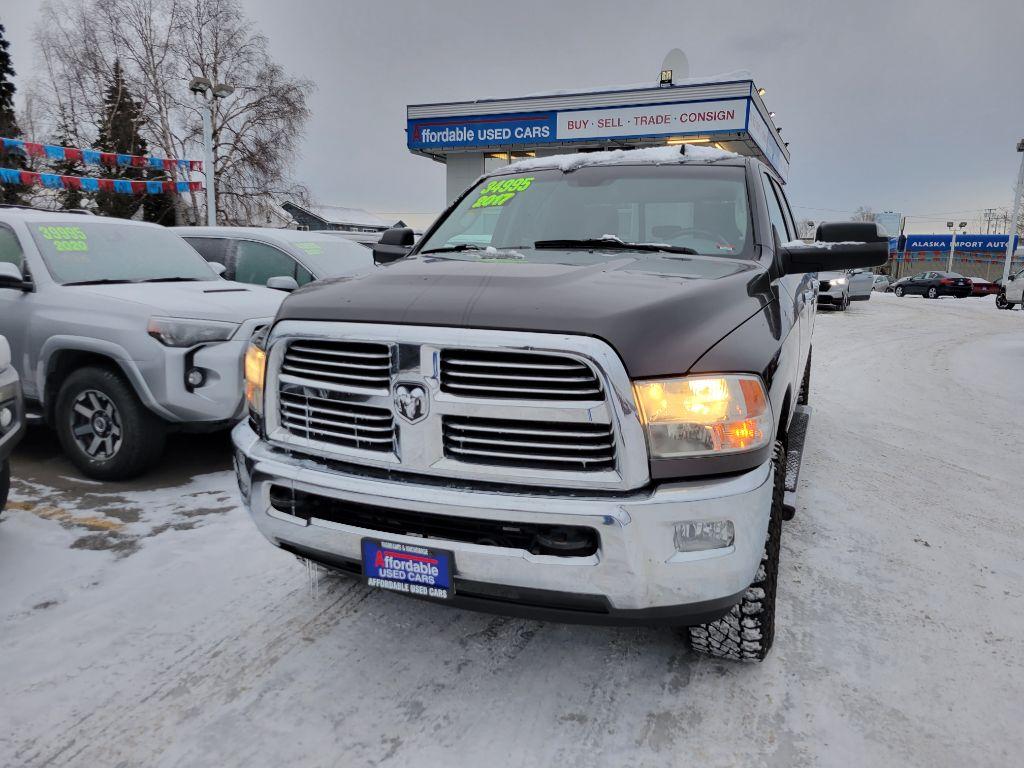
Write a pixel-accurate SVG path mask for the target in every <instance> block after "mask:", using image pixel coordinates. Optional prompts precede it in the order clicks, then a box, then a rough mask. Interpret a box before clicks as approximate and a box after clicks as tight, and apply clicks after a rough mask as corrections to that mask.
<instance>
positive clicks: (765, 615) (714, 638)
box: [689, 442, 786, 662]
mask: <svg viewBox="0 0 1024 768" xmlns="http://www.w3.org/2000/svg"><path fill="white" fill-rule="evenodd" d="M785 455H786V453H785V450H784V447H783V445H782V443H781V442H776V443H775V450H774V451H773V453H772V463H773V464H774V466H775V478H774V490H773V493H772V512H771V519H770V520H769V521H768V535H767V536H766V537H765V542H764V553H763V554H762V555H761V565H760V566H758V569H757V575H756V576H755V577H754V582H753V584H751V585H750V586H749V587H747V591H746V592H744V593H743V599H742V600H740V602H739V604H738V605H734V606H733V607H732V609H731V610H730V611H729V613H727V614H726V615H725V616H723V617H722V618H720V619H718V620H717V621H712V622H709V623H708V624H699V625H697V626H696V627H690V628H689V635H690V647H691V648H693V650H695V651H697V652H698V653H703V654H705V655H707V656H714V657H715V658H719V659H729V660H731V661H749V662H756V661H764V659H765V658H766V657H767V656H768V652H769V651H770V650H771V649H772V643H773V642H774V640H775V595H776V589H777V585H778V580H779V547H780V538H781V535H782V500H783V495H784V493H785V487H786V478H785V472H786V462H785Z"/></svg>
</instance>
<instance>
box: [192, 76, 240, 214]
mask: <svg viewBox="0 0 1024 768" xmlns="http://www.w3.org/2000/svg"><path fill="white" fill-rule="evenodd" d="M188 89H189V90H190V91H192V93H193V94H194V95H195V96H196V98H197V100H200V101H201V104H200V112H201V113H202V118H203V168H204V172H203V175H204V176H205V177H206V224H207V226H210V227H216V226H217V178H216V168H215V165H214V157H213V104H214V102H215V101H216V100H217V99H223V98H224V97H225V96H230V95H231V94H232V93H233V92H234V90H235V88H234V86H232V85H227V84H226V83H214V82H212V81H211V80H209V79H208V78H205V77H193V78H192V80H191V81H190V82H189V84H188Z"/></svg>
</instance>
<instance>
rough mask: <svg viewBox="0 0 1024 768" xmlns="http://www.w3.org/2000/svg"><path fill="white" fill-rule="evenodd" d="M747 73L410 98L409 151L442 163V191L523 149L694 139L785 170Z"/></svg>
mask: <svg viewBox="0 0 1024 768" xmlns="http://www.w3.org/2000/svg"><path fill="white" fill-rule="evenodd" d="M763 96H764V90H763V89H759V88H758V87H757V86H756V85H755V84H754V81H753V80H750V79H736V80H721V81H703V82H701V81H696V82H695V81H693V80H687V81H686V82H685V83H682V84H678V85H677V84H672V83H666V84H665V85H661V86H652V87H646V86H642V85H641V86H628V87H617V88H608V89H603V90H594V91H587V92H564V91H559V92H555V93H550V94H537V95H533V96H522V97H519V98H510V99H486V100H480V101H461V102H451V103H445V104H413V105H410V106H408V107H407V109H406V118H407V119H406V143H407V146H408V148H409V151H410V152H412V153H414V154H417V155H422V156H423V157H428V158H430V159H432V160H435V161H437V162H440V163H444V164H445V168H446V194H447V200H448V201H449V202H450V201H451V200H453V199H455V198H456V197H458V195H459V194H461V193H462V191H463V190H464V189H465V188H466V187H468V186H469V185H470V184H471V183H472V182H473V181H475V180H476V179H477V177H479V176H480V175H481V174H483V173H485V172H488V171H491V170H493V169H495V168H497V167H499V166H501V165H505V164H508V163H510V162H513V161H515V160H519V159H522V158H526V157H543V156H545V155H556V154H563V153H566V152H584V151H593V150H600V149H629V148H635V147H644V146H657V145H664V144H702V145H705V146H715V147H718V148H720V149H726V150H729V151H732V152H737V153H739V154H742V155H753V156H755V157H759V158H760V159H761V160H763V161H764V162H765V163H767V164H768V165H770V166H771V167H772V168H774V169H775V171H776V172H777V173H778V174H779V176H780V177H782V179H783V180H785V179H786V177H787V176H788V173H789V150H788V148H787V147H786V143H785V142H784V141H783V140H782V138H781V137H780V136H779V130H778V128H777V127H776V126H775V123H774V122H773V120H772V113H771V112H769V111H768V108H767V107H766V106H765V104H764V101H763V99H762V97H763Z"/></svg>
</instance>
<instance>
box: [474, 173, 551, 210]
mask: <svg viewBox="0 0 1024 768" xmlns="http://www.w3.org/2000/svg"><path fill="white" fill-rule="evenodd" d="M534 178H535V177H534V176H519V177H517V178H514V179H496V180H494V181H492V182H490V183H488V184H487V185H486V186H485V187H483V188H482V189H481V190H480V197H479V198H477V201H476V202H475V203H473V205H472V206H471V208H494V207H499V206H502V205H504V204H505V203H507V202H508V201H509V200H511V199H512V198H514V197H515V196H516V195H517V194H519V193H520V192H525V191H526V190H528V189H529V188H530V185H531V184H533V180H534Z"/></svg>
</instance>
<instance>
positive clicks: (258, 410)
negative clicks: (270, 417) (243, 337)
mask: <svg viewBox="0 0 1024 768" xmlns="http://www.w3.org/2000/svg"><path fill="white" fill-rule="evenodd" d="M266 372H267V353H266V352H265V351H263V348H262V347H260V346H259V345H258V344H256V343H255V342H253V343H250V344H249V347H248V349H246V350H245V402H246V403H247V404H248V406H249V411H250V412H251V413H252V414H253V415H255V416H257V417H262V416H263V382H264V378H265V377H266Z"/></svg>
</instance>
